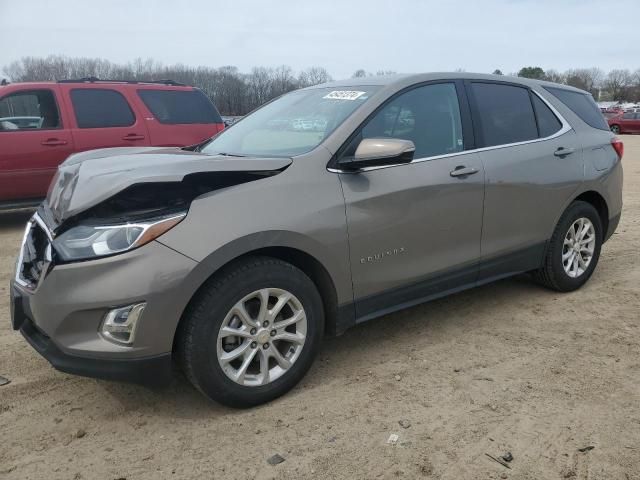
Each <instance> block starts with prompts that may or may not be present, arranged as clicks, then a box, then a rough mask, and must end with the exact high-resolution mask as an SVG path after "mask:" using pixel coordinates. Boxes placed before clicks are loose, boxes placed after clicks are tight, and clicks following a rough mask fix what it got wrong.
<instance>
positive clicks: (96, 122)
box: [71, 88, 136, 128]
mask: <svg viewBox="0 0 640 480" xmlns="http://www.w3.org/2000/svg"><path fill="white" fill-rule="evenodd" d="M71 103H73V110H74V111H75V114H76V120H77V121H78V127H80V128H106V127H128V126H130V125H133V124H134V123H135V121H136V118H135V116H134V114H133V111H132V110H131V107H130V106H129V104H128V103H127V100H126V99H125V98H124V96H122V94H121V93H120V92H116V91H115V90H108V89H96V88H78V89H74V90H71Z"/></svg>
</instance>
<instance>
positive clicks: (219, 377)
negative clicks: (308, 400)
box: [176, 257, 324, 408]
mask: <svg viewBox="0 0 640 480" xmlns="http://www.w3.org/2000/svg"><path fill="white" fill-rule="evenodd" d="M262 288H281V289H284V290H287V291H289V292H291V293H292V294H294V295H295V296H296V297H297V299H299V301H300V303H301V304H302V306H303V308H304V311H305V315H306V317H307V332H306V340H305V343H304V345H303V347H302V350H301V352H300V356H299V357H298V358H297V360H296V361H295V362H294V363H293V364H292V365H291V367H290V368H289V369H288V370H287V371H286V372H285V373H284V374H283V375H282V376H280V377H279V378H277V379H275V380H274V381H272V382H271V383H268V384H266V385H260V386H244V385H240V384H238V383H236V382H234V381H233V380H231V379H230V378H229V377H228V376H227V375H226V374H225V373H224V371H223V370H222V367H221V366H220V363H219V362H218V358H217V355H216V345H217V337H218V332H219V330H220V327H221V325H222V322H223V320H224V318H225V316H226V314H227V313H228V312H229V310H230V309H231V308H232V307H233V305H234V304H235V303H236V302H238V301H239V300H240V299H242V298H243V297H244V296H245V295H248V294H250V293H252V292H254V291H256V290H260V289H262ZM323 333H324V310H323V305H322V300H321V298H320V294H319V293H318V290H317V288H316V286H315V285H314V283H313V282H312V281H311V279H310V278H309V277H308V276H307V275H306V274H305V273H304V272H302V271H301V270H300V269H298V268H296V267H295V266H293V265H291V264H289V263H287V262H284V261H282V260H279V259H275V258H271V257H250V258H247V259H243V260H241V261H239V262H236V263H235V264H233V265H232V266H230V267H229V268H226V269H225V270H224V271H222V272H220V273H219V274H217V275H215V276H214V277H212V278H211V279H210V280H209V281H208V282H207V283H206V284H205V285H204V286H203V288H202V289H201V291H200V292H199V293H198V295H197V297H196V298H194V300H193V301H192V302H191V304H190V305H189V308H188V309H187V311H186V312H185V317H184V318H183V320H182V322H181V325H180V329H179V332H178V337H177V339H176V351H177V358H178V362H179V363H180V365H181V367H182V369H183V371H184V372H185V375H186V376H187V378H188V379H189V381H190V382H191V383H192V384H193V385H194V386H195V387H196V388H197V389H198V390H200V391H201V392H202V393H204V394H205V395H206V396H207V397H209V398H211V399H212V400H215V401H217V402H219V403H222V404H224V405H227V406H230V407H236V408H246V407H251V406H254V405H259V404H261V403H265V402H268V401H271V400H273V399H275V398H277V397H279V396H281V395H283V394H284V393H286V392H287V391H289V390H290V389H291V388H293V387H294V386H295V385H296V384H297V383H298V382H299V381H300V380H301V379H302V377H303V376H304V374H305V373H306V372H307V370H308V369H309V367H310V366H311V364H312V363H313V360H314V358H315V356H316V354H317V351H318V349H319V347H320V343H321V340H322V336H323Z"/></svg>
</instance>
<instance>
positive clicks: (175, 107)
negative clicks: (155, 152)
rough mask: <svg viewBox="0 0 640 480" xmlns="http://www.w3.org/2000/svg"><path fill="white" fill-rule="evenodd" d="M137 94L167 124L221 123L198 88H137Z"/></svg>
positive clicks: (218, 116)
mask: <svg viewBox="0 0 640 480" xmlns="http://www.w3.org/2000/svg"><path fill="white" fill-rule="evenodd" d="M138 96H139V97H140V99H141V100H142V101H143V102H144V104H145V105H146V106H147V108H148V109H149V111H150V112H151V113H153V116H154V117H155V118H156V120H158V121H159V122H160V123H165V124H169V125H176V124H193V123H222V118H221V117H220V114H219V113H218V111H217V110H216V107H214V106H213V104H212V103H211V101H210V100H209V99H208V98H207V97H206V95H205V94H204V93H202V92H201V91H200V90H197V89H196V90H151V89H148V90H144V89H140V90H138Z"/></svg>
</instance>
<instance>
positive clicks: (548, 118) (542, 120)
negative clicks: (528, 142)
mask: <svg viewBox="0 0 640 480" xmlns="http://www.w3.org/2000/svg"><path fill="white" fill-rule="evenodd" d="M531 99H532V101H533V107H534V109H535V111H536V118H537V119H538V130H539V132H540V137H541V138H545V137H550V136H551V135H553V134H554V133H556V132H557V131H558V130H560V129H561V128H562V123H560V120H558V117H556V116H555V114H554V113H553V112H552V111H551V109H550V108H549V107H548V106H547V104H546V103H544V102H543V101H542V100H541V99H540V97H538V95H536V94H535V93H533V94H531Z"/></svg>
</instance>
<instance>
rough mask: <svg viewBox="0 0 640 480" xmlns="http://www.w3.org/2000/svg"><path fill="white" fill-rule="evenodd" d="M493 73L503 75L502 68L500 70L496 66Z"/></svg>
mask: <svg viewBox="0 0 640 480" xmlns="http://www.w3.org/2000/svg"><path fill="white" fill-rule="evenodd" d="M493 74H494V75H504V73H502V70H500V69H499V68H496V69H495V70H494V71H493Z"/></svg>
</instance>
